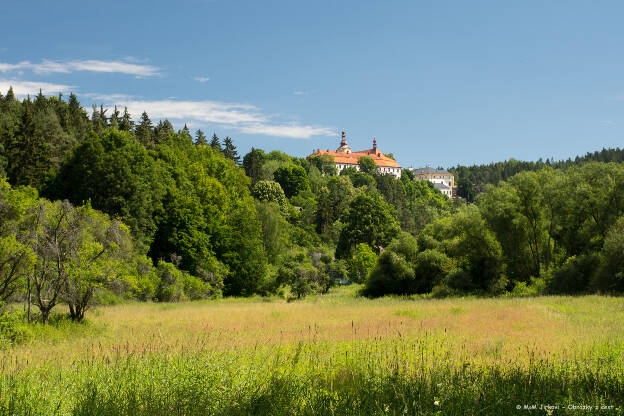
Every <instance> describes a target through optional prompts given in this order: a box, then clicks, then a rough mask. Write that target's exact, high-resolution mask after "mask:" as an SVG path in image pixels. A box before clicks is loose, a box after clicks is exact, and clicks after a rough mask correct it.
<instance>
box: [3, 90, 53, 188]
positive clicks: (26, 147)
mask: <svg viewBox="0 0 624 416" xmlns="http://www.w3.org/2000/svg"><path fill="white" fill-rule="evenodd" d="M23 106H24V112H23V115H22V119H21V124H20V127H19V130H18V131H17V137H16V138H15V140H13V142H12V143H11V144H10V145H11V147H10V148H9V149H7V150H8V152H7V153H8V154H9V166H8V167H7V173H8V176H9V181H10V183H12V184H14V185H30V186H34V187H38V186H39V185H40V184H41V182H43V179H44V176H45V173H46V170H47V165H48V163H47V162H48V158H49V146H48V143H47V142H46V140H45V138H44V137H43V136H42V135H41V134H40V133H39V132H38V131H37V129H36V128H35V122H34V120H33V113H32V103H31V102H30V99H28V100H27V101H25V102H24V104H23Z"/></svg>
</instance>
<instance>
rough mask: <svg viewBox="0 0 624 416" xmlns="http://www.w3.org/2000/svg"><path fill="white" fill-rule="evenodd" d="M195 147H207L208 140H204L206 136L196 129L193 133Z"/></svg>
mask: <svg viewBox="0 0 624 416" xmlns="http://www.w3.org/2000/svg"><path fill="white" fill-rule="evenodd" d="M195 145H196V146H208V140H207V139H206V135H205V134H204V132H203V131H201V129H198V130H197V131H196V132H195Z"/></svg>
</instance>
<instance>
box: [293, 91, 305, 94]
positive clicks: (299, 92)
mask: <svg viewBox="0 0 624 416" xmlns="http://www.w3.org/2000/svg"><path fill="white" fill-rule="evenodd" d="M293 94H295V95H308V92H307V91H295V92H293Z"/></svg>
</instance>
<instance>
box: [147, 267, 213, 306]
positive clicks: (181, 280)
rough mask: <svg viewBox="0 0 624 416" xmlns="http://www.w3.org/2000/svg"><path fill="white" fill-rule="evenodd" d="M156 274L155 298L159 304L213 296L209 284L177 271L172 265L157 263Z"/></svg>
mask: <svg viewBox="0 0 624 416" xmlns="http://www.w3.org/2000/svg"><path fill="white" fill-rule="evenodd" d="M156 274H157V275H158V280H159V285H158V288H157V290H156V298H157V299H158V300H159V301H161V302H179V301H183V300H198V299H206V298H209V297H211V296H213V295H214V294H215V293H214V290H213V288H212V287H211V286H210V284H209V283H206V282H203V281H202V280H201V279H199V278H197V277H195V276H192V275H190V274H189V273H187V272H185V271H183V270H180V269H178V268H177V267H176V266H175V265H174V264H172V263H168V262H166V261H162V260H161V261H159V262H158V266H157V267H156Z"/></svg>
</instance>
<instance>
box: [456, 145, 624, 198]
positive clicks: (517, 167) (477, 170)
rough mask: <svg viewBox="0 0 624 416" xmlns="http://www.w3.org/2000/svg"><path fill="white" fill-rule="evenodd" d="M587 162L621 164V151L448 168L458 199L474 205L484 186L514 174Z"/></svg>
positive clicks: (623, 152) (603, 151)
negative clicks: (563, 158) (565, 158)
mask: <svg viewBox="0 0 624 416" xmlns="http://www.w3.org/2000/svg"><path fill="white" fill-rule="evenodd" d="M588 162H604V163H608V162H614V163H621V162H624V149H620V148H619V147H617V148H615V149H611V148H609V149H604V148H603V149H602V150H601V151H599V152H598V151H595V152H593V153H589V152H588V153H586V154H585V156H577V157H575V158H574V159H567V160H558V161H554V160H550V159H546V161H543V160H542V159H540V160H538V161H537V162H526V161H520V160H515V159H509V160H506V161H504V162H496V163H490V164H488V165H473V166H462V165H457V166H456V167H454V168H449V171H450V172H452V173H453V174H454V175H455V183H456V185H457V188H458V189H457V191H458V195H459V196H460V197H462V198H465V199H466V200H467V201H468V202H474V200H475V197H476V196H477V195H478V194H480V193H481V192H483V191H484V190H485V187H486V185H490V184H491V185H497V184H498V183H499V182H501V181H506V180H507V179H509V178H511V177H512V176H514V175H515V174H516V173H520V172H524V171H534V172H536V171H539V170H542V169H544V168H546V167H550V168H553V169H566V168H569V167H572V166H581V165H584V164H586V163H588Z"/></svg>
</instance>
